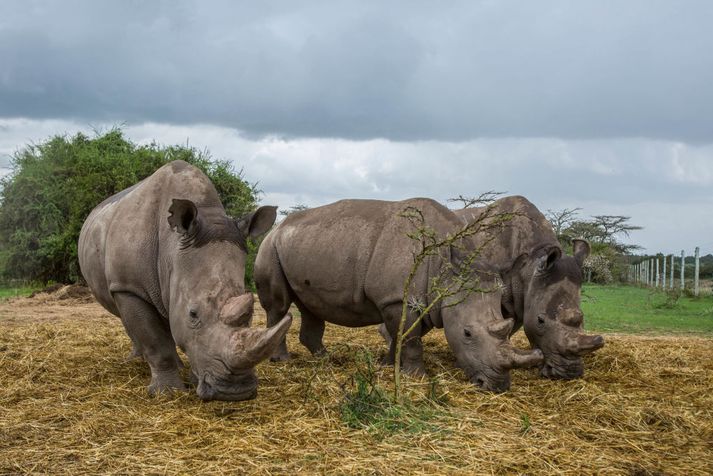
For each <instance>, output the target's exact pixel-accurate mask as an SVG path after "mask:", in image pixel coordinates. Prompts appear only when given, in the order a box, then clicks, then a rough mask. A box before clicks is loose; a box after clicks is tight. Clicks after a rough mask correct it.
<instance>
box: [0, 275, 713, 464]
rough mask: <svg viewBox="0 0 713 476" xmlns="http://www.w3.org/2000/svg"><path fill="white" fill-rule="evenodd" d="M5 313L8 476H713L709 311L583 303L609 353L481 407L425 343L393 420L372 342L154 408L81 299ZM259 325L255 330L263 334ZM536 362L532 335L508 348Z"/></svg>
mask: <svg viewBox="0 0 713 476" xmlns="http://www.w3.org/2000/svg"><path fill="white" fill-rule="evenodd" d="M15 294H17V295H18V296H17V297H4V298H3V299H2V301H0V377H1V381H2V383H3V385H2V387H0V473H2V474H82V473H102V474H189V473H190V474H240V473H251V474H293V473H329V474H344V473H351V474H481V473H515V474H517V473H520V474H531V473H547V474H557V473H563V474H564V473H566V474H636V475H646V474H688V475H690V474H711V473H712V472H713V392H712V391H711V390H712V389H713V299H711V298H710V297H707V298H702V299H689V298H680V299H673V298H669V297H667V296H666V295H665V294H662V293H651V292H650V291H648V290H643V289H639V288H634V287H601V286H585V289H584V299H583V309H584V311H585V315H586V323H587V327H588V330H591V331H598V332H602V333H603V334H604V335H605V338H606V340H607V343H606V345H605V347H604V348H603V349H601V350H600V351H598V352H596V353H595V354H593V355H590V356H587V357H586V360H585V363H586V376H585V378H584V379H583V380H576V381H569V382H564V381H550V380H544V379H541V378H539V377H538V376H537V374H536V371H535V370H516V371H514V372H513V378H512V381H513V382H512V389H511V390H510V391H509V392H507V393H505V394H501V395H493V394H488V393H483V392H480V391H477V390H475V389H474V387H473V386H472V385H471V384H469V383H468V382H467V381H466V380H465V378H464V376H463V375H462V373H461V372H460V371H459V370H458V369H456V368H455V367H454V359H453V357H452V354H451V352H450V350H449V349H448V346H447V344H446V342H445V338H444V337H443V334H442V332H438V331H436V332H432V333H431V334H429V335H428V336H427V337H426V338H425V346H426V352H425V354H426V365H427V368H428V370H429V372H430V375H431V378H428V379H424V380H418V379H407V394H408V398H407V399H406V402H407V403H405V404H403V405H393V404H389V403H388V392H390V391H391V388H392V387H391V386H390V381H391V376H392V374H391V370H390V368H382V367H380V366H378V365H377V364H375V363H374V362H378V358H379V356H380V354H381V353H382V352H384V351H385V348H384V345H383V343H382V341H381V338H380V336H379V335H378V333H377V332H376V329H375V328H364V329H347V328H340V327H336V326H330V325H328V326H327V331H326V334H325V343H326V344H327V346H328V349H329V354H328V356H326V357H323V358H314V357H311V356H310V355H309V354H308V352H307V350H306V349H304V348H303V347H302V346H301V345H300V344H299V342H298V329H299V320H298V319H296V321H295V323H294V324H293V326H292V329H291V330H290V333H289V336H288V344H289V346H290V350H291V351H292V352H293V353H294V355H295V357H294V359H293V360H291V361H290V362H286V363H269V362H263V363H261V364H260V365H258V367H257V372H258V375H259V377H260V387H259V394H258V397H257V399H255V400H251V401H247V402H208V403H205V402H202V401H200V400H199V399H198V398H197V397H196V396H195V394H177V395H163V396H160V397H157V398H152V397H149V396H148V395H147V393H146V390H145V387H146V385H147V384H148V381H149V370H148V366H147V365H146V364H145V363H143V362H140V361H131V362H125V361H124V360H125V356H126V355H127V354H128V353H129V351H130V342H129V339H128V337H127V336H126V334H125V332H124V330H123V328H122V326H121V323H120V321H119V319H117V318H116V317H114V316H112V315H110V314H108V313H107V312H106V311H104V310H103V309H102V308H101V307H100V306H99V305H98V304H96V303H95V302H94V301H93V299H92V298H91V297H90V296H86V295H85V294H83V293H82V292H80V291H77V290H76V289H73V288H63V289H60V290H59V291H56V292H54V293H52V294H46V293H43V294H38V295H36V296H35V297H32V298H27V297H22V296H23V295H27V294H28V290H26V289H25V290H12V291H5V295H6V296H7V295H10V296H13V295H15ZM264 320H265V316H264V313H263V312H262V310H261V309H258V310H257V312H256V322H255V324H256V325H264ZM514 340H515V342H516V344H517V345H519V346H521V347H525V346H526V340H525V338H524V335H523V334H522V333H519V334H518V335H517V336H516V338H515V339H514Z"/></svg>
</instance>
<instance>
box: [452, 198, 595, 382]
mask: <svg viewBox="0 0 713 476" xmlns="http://www.w3.org/2000/svg"><path fill="white" fill-rule="evenodd" d="M489 207H490V208H488V207H477V208H465V209H461V210H455V214H456V215H458V216H459V217H461V218H462V219H463V220H465V221H466V222H469V221H472V220H477V219H478V217H479V216H481V215H482V214H483V213H484V212H485V211H486V210H491V211H490V212H489V213H495V214H497V213H507V214H512V215H513V216H512V219H511V220H510V221H508V222H507V223H505V225H504V226H503V227H501V229H500V231H499V233H498V235H497V236H496V237H495V239H494V240H493V241H492V242H490V243H489V244H488V245H487V246H486V247H485V248H484V253H483V259H485V260H486V261H488V262H489V263H491V264H493V265H494V266H495V267H496V268H497V269H498V271H499V273H500V276H501V278H502V280H503V282H504V284H505V289H504V292H503V294H502V315H503V317H504V318H506V319H514V321H515V325H514V327H513V329H512V332H515V331H517V330H518V329H519V328H520V327H524V330H525V334H526V335H527V338H528V340H529V341H530V344H531V345H532V347H533V348H535V349H540V350H541V351H542V353H543V354H544V361H543V363H542V365H541V367H540V372H541V375H542V376H544V377H548V378H560V379H574V378H578V377H581V376H582V375H583V374H584V363H583V361H582V356H583V355H585V354H587V353H590V352H593V351H595V350H597V349H599V348H601V347H602V346H603V345H604V338H603V337H602V336H600V335H587V334H585V333H584V327H583V325H584V315H583V313H582V310H581V307H580V290H581V287H582V266H583V264H584V260H585V259H586V258H587V256H589V253H590V247H589V243H587V242H586V241H585V240H573V256H567V255H565V254H564V253H563V252H562V247H561V246H560V243H559V240H558V239H557V236H556V235H555V233H554V231H553V229H552V225H551V224H550V223H549V221H548V220H547V218H545V216H544V215H543V214H542V213H541V212H540V211H539V210H538V209H537V208H536V207H535V206H534V205H533V204H532V203H531V202H530V201H528V200H527V199H526V198H525V197H522V196H510V197H503V198H501V199H499V200H496V201H495V202H494V203H493V204H491V205H489ZM476 239H478V238H477V237H476Z"/></svg>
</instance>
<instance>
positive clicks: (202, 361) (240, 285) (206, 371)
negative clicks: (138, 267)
mask: <svg viewBox="0 0 713 476" xmlns="http://www.w3.org/2000/svg"><path fill="white" fill-rule="evenodd" d="M169 213H170V216H169V218H168V222H169V224H170V226H171V228H172V229H173V230H175V232H176V233H178V234H179V235H180V238H179V240H178V249H177V250H176V253H175V255H174V256H173V262H172V264H171V270H170V278H169V280H170V293H169V296H170V302H169V307H168V308H169V323H170V329H171V334H172V335H173V338H174V340H175V342H176V344H177V345H178V346H179V347H180V348H181V349H182V350H183V351H184V352H185V353H186V355H187V356H188V359H189V361H190V364H191V372H192V374H193V377H194V379H195V380H196V382H197V388H196V392H197V393H198V396H199V397H200V398H201V399H203V400H246V399H250V398H254V397H255V396H256V394H257V377H256V376H255V372H254V369H253V368H254V366H255V365H256V364H257V363H258V362H260V361H261V360H263V359H265V358H267V357H269V356H270V354H271V353H272V352H273V351H274V349H275V348H276V347H277V345H278V344H279V342H280V341H281V340H282V338H283V337H284V336H285V334H286V333H287V330H288V329H289V327H290V324H291V321H292V319H291V316H289V315H288V316H286V317H285V318H283V319H282V321H280V322H279V323H278V324H276V325H275V326H273V327H271V328H269V329H254V328H250V323H251V320H252V314H253V306H254V300H253V296H252V294H251V293H246V292H245V261H246V257H247V252H246V249H247V247H246V238H247V237H256V236H259V235H261V234H263V233H265V232H267V231H268V230H269V229H270V227H271V226H272V224H273V223H274V222H275V218H276V207H260V208H259V209H257V210H256V211H255V212H253V213H251V214H249V215H246V216H244V217H242V218H240V219H239V220H233V219H231V218H230V217H228V216H227V215H225V211H224V210H223V208H222V207H212V208H198V207H196V205H195V204H194V203H193V202H191V201H190V200H178V199H174V200H173V203H172V205H171V207H170V208H169Z"/></svg>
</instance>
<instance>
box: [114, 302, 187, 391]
mask: <svg viewBox="0 0 713 476" xmlns="http://www.w3.org/2000/svg"><path fill="white" fill-rule="evenodd" d="M114 301H115V302H116V305H117V307H118V308H119V313H120V315H121V322H122V323H123V324H124V328H125V329H126V333H127V334H129V337H130V338H131V341H132V342H133V343H134V344H135V345H134V350H139V349H140V352H141V355H142V356H143V358H144V360H146V362H147V363H148V364H149V368H150V369H151V383H150V384H149V387H148V391H149V393H150V394H151V395H155V394H157V393H161V392H166V391H169V392H170V391H173V390H185V388H186V386H185V385H184V383H183V380H182V379H181V374H180V373H179V366H178V362H179V361H180V358H179V357H178V353H177V352H176V343H175V342H174V340H173V337H172V336H171V330H170V328H169V327H168V322H167V321H165V320H164V319H163V318H161V316H160V315H159V314H158V312H156V310H155V309H154V308H153V307H152V306H151V305H150V304H148V303H147V302H146V301H144V300H143V299H141V298H139V297H137V296H135V295H133V294H131V293H115V294H114Z"/></svg>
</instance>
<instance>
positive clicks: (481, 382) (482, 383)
mask: <svg viewBox="0 0 713 476" xmlns="http://www.w3.org/2000/svg"><path fill="white" fill-rule="evenodd" d="M469 380H470V383H472V384H473V385H475V386H476V387H478V388H479V389H481V390H485V391H487V392H493V393H503V392H506V391H508V390H510V374H506V375H505V376H504V377H502V376H497V377H496V376H494V375H489V374H488V373H487V372H484V371H481V372H473V373H472V374H471V375H470V377H469Z"/></svg>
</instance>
